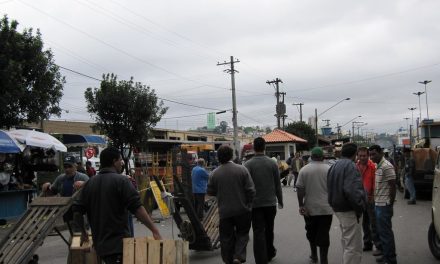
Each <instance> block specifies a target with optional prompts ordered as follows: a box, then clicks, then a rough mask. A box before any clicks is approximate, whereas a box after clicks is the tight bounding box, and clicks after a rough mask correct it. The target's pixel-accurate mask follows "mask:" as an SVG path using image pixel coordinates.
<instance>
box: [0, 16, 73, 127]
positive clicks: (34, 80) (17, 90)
mask: <svg viewBox="0 0 440 264" xmlns="http://www.w3.org/2000/svg"><path fill="white" fill-rule="evenodd" d="M17 26H18V22H17V21H15V20H12V21H11V22H9V19H8V17H7V16H4V17H3V18H2V19H1V20H0V91H1V96H0V105H1V107H0V127H4V128H11V127H14V126H17V125H20V124H22V123H23V122H24V121H27V122H38V121H41V120H43V119H47V118H49V117H50V116H51V115H57V116H59V115H60V114H61V108H60V107H59V102H60V100H61V97H62V96H63V85H64V83H65V79H64V77H62V76H61V74H60V72H59V67H58V66H57V65H56V64H55V62H54V58H53V55H52V51H51V50H43V46H44V45H43V41H42V39H41V34H40V31H39V30H37V32H36V34H35V35H34V34H33V30H32V29H25V30H23V32H21V33H20V32H18V31H17Z"/></svg>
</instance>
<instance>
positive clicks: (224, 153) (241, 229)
mask: <svg viewBox="0 0 440 264" xmlns="http://www.w3.org/2000/svg"><path fill="white" fill-rule="evenodd" d="M217 156H218V160H219V162H220V163H221V165H220V166H219V167H218V168H217V169H215V170H214V171H213V172H212V174H211V177H209V181H208V189H207V194H208V195H211V196H216V197H217V201H218V212H219V216H220V224H219V233H220V245H221V255H222V259H223V262H224V263H226V264H231V263H233V264H239V263H242V262H245V261H246V246H247V243H248V241H249V229H250V228H251V209H252V201H253V199H254V196H255V187H254V182H253V181H252V178H251V176H250V175H249V172H248V171H247V169H246V168H245V167H244V166H242V165H238V164H235V163H233V162H232V161H231V160H232V156H233V153H232V149H231V148H230V147H229V146H221V147H220V148H219V149H218V150H217ZM272 162H273V161H272Z"/></svg>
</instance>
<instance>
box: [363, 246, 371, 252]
mask: <svg viewBox="0 0 440 264" xmlns="http://www.w3.org/2000/svg"><path fill="white" fill-rule="evenodd" d="M362 250H363V251H371V250H373V246H364V248H363V249H362Z"/></svg>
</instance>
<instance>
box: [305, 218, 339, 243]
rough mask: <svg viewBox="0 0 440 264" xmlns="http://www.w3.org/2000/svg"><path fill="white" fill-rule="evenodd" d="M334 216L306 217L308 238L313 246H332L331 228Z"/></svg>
mask: <svg viewBox="0 0 440 264" xmlns="http://www.w3.org/2000/svg"><path fill="white" fill-rule="evenodd" d="M332 218H333V217H332V215H313V216H304V220H305V222H306V237H307V239H308V240H309V242H310V244H311V245H314V246H318V247H329V246H330V235H329V231H330V227H331V225H332Z"/></svg>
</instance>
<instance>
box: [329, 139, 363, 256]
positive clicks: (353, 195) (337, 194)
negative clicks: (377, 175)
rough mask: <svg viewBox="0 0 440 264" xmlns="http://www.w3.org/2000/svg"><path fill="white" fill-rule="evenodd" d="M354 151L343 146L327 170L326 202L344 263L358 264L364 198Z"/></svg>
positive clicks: (360, 253) (351, 145)
mask: <svg viewBox="0 0 440 264" xmlns="http://www.w3.org/2000/svg"><path fill="white" fill-rule="evenodd" d="M356 152H357V145H356V144H354V143H345V144H344V145H343V146H342V150H341V155H342V158H341V159H339V160H338V161H336V163H335V164H334V165H333V166H331V167H330V170H329V171H328V175H327V190H328V202H329V204H330V206H331V207H332V208H333V211H334V212H335V215H336V217H337V218H338V219H339V223H340V228H341V233H342V234H341V235H342V238H341V241H342V249H343V256H342V263H343V264H359V263H360V262H361V260H362V226H361V224H360V221H361V220H362V219H361V218H362V212H363V211H364V209H365V207H366V205H367V196H366V194H365V190H364V187H363V185H362V179H361V174H360V173H359V170H358V169H357V168H356V164H355V163H354V160H355V158H356Z"/></svg>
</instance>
